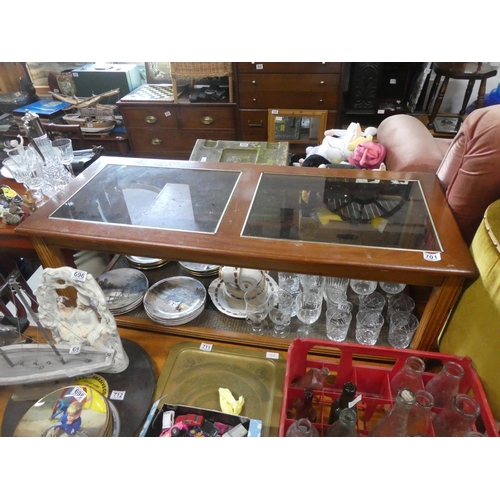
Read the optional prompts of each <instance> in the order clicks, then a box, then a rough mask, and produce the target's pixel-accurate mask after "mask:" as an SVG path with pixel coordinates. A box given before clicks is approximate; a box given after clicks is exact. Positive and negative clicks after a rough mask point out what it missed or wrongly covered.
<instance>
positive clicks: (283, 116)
mask: <svg viewBox="0 0 500 500" xmlns="http://www.w3.org/2000/svg"><path fill="white" fill-rule="evenodd" d="M327 118H328V111H326V110H314V109H268V141H269V142H278V141H287V142H289V143H290V144H306V145H315V144H320V143H321V141H322V140H323V138H324V136H325V130H326V121H327Z"/></svg>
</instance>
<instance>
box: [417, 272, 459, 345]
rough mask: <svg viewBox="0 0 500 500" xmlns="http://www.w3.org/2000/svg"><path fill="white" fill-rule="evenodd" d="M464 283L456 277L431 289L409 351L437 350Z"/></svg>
mask: <svg viewBox="0 0 500 500" xmlns="http://www.w3.org/2000/svg"><path fill="white" fill-rule="evenodd" d="M464 281H465V280H464V279H463V278H458V277H451V278H446V279H445V281H444V283H443V284H442V285H441V286H440V287H435V288H433V290H432V293H431V296H430V297H429V301H428V302H427V305H426V306H425V309H424V312H423V314H422V317H421V319H420V324H419V326H418V329H417V331H416V332H415V335H414V336H413V339H412V341H411V344H410V349H417V350H422V351H436V350H437V348H438V344H437V342H438V338H439V335H440V334H441V332H442V331H443V329H444V327H445V326H446V323H447V321H448V318H449V316H450V314H451V311H452V310H453V307H454V306H455V304H456V302H457V301H458V299H459V297H460V294H461V292H462V287H463V285H464Z"/></svg>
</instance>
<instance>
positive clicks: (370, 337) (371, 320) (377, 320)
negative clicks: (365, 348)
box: [356, 311, 384, 345]
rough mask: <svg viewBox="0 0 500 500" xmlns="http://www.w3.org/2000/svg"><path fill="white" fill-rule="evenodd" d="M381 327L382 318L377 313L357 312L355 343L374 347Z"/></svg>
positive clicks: (382, 323)
mask: <svg viewBox="0 0 500 500" xmlns="http://www.w3.org/2000/svg"><path fill="white" fill-rule="evenodd" d="M383 325H384V317H383V316H382V314H380V313H379V312H372V311H359V312H358V314H356V341H357V342H359V343H360V344H365V345H375V344H376V343H377V340H378V337H379V335H380V331H381V330H382V326H383Z"/></svg>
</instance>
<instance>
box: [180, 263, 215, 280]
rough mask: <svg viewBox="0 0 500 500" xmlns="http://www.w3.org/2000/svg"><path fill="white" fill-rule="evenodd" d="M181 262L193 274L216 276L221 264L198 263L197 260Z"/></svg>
mask: <svg viewBox="0 0 500 500" xmlns="http://www.w3.org/2000/svg"><path fill="white" fill-rule="evenodd" d="M179 264H180V265H181V266H182V267H183V268H184V269H185V270H186V271H187V272H188V273H189V274H191V275H193V276H201V277H205V276H216V275H217V274H218V272H219V268H220V266H218V265H216V264H197V263H196V262H179Z"/></svg>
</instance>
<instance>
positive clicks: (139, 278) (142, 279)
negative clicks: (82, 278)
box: [97, 267, 149, 316]
mask: <svg viewBox="0 0 500 500" xmlns="http://www.w3.org/2000/svg"><path fill="white" fill-rule="evenodd" d="M97 283H98V284H99V286H100V287H101V289H102V291H103V292H104V295H105V296H106V302H107V304H108V308H109V311H110V312H111V314H113V315H116V316H118V315H120V314H125V313H128V312H129V311H132V309H135V308H136V307H137V306H138V305H140V304H141V303H142V300H143V298H144V295H145V294H146V292H147V291H148V287H149V282H148V279H147V278H146V276H145V274H144V273H142V272H141V271H139V270H138V269H129V268H126V267H125V268H123V269H113V270H112V271H108V272H106V273H103V274H101V275H100V276H99V277H98V278H97Z"/></svg>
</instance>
